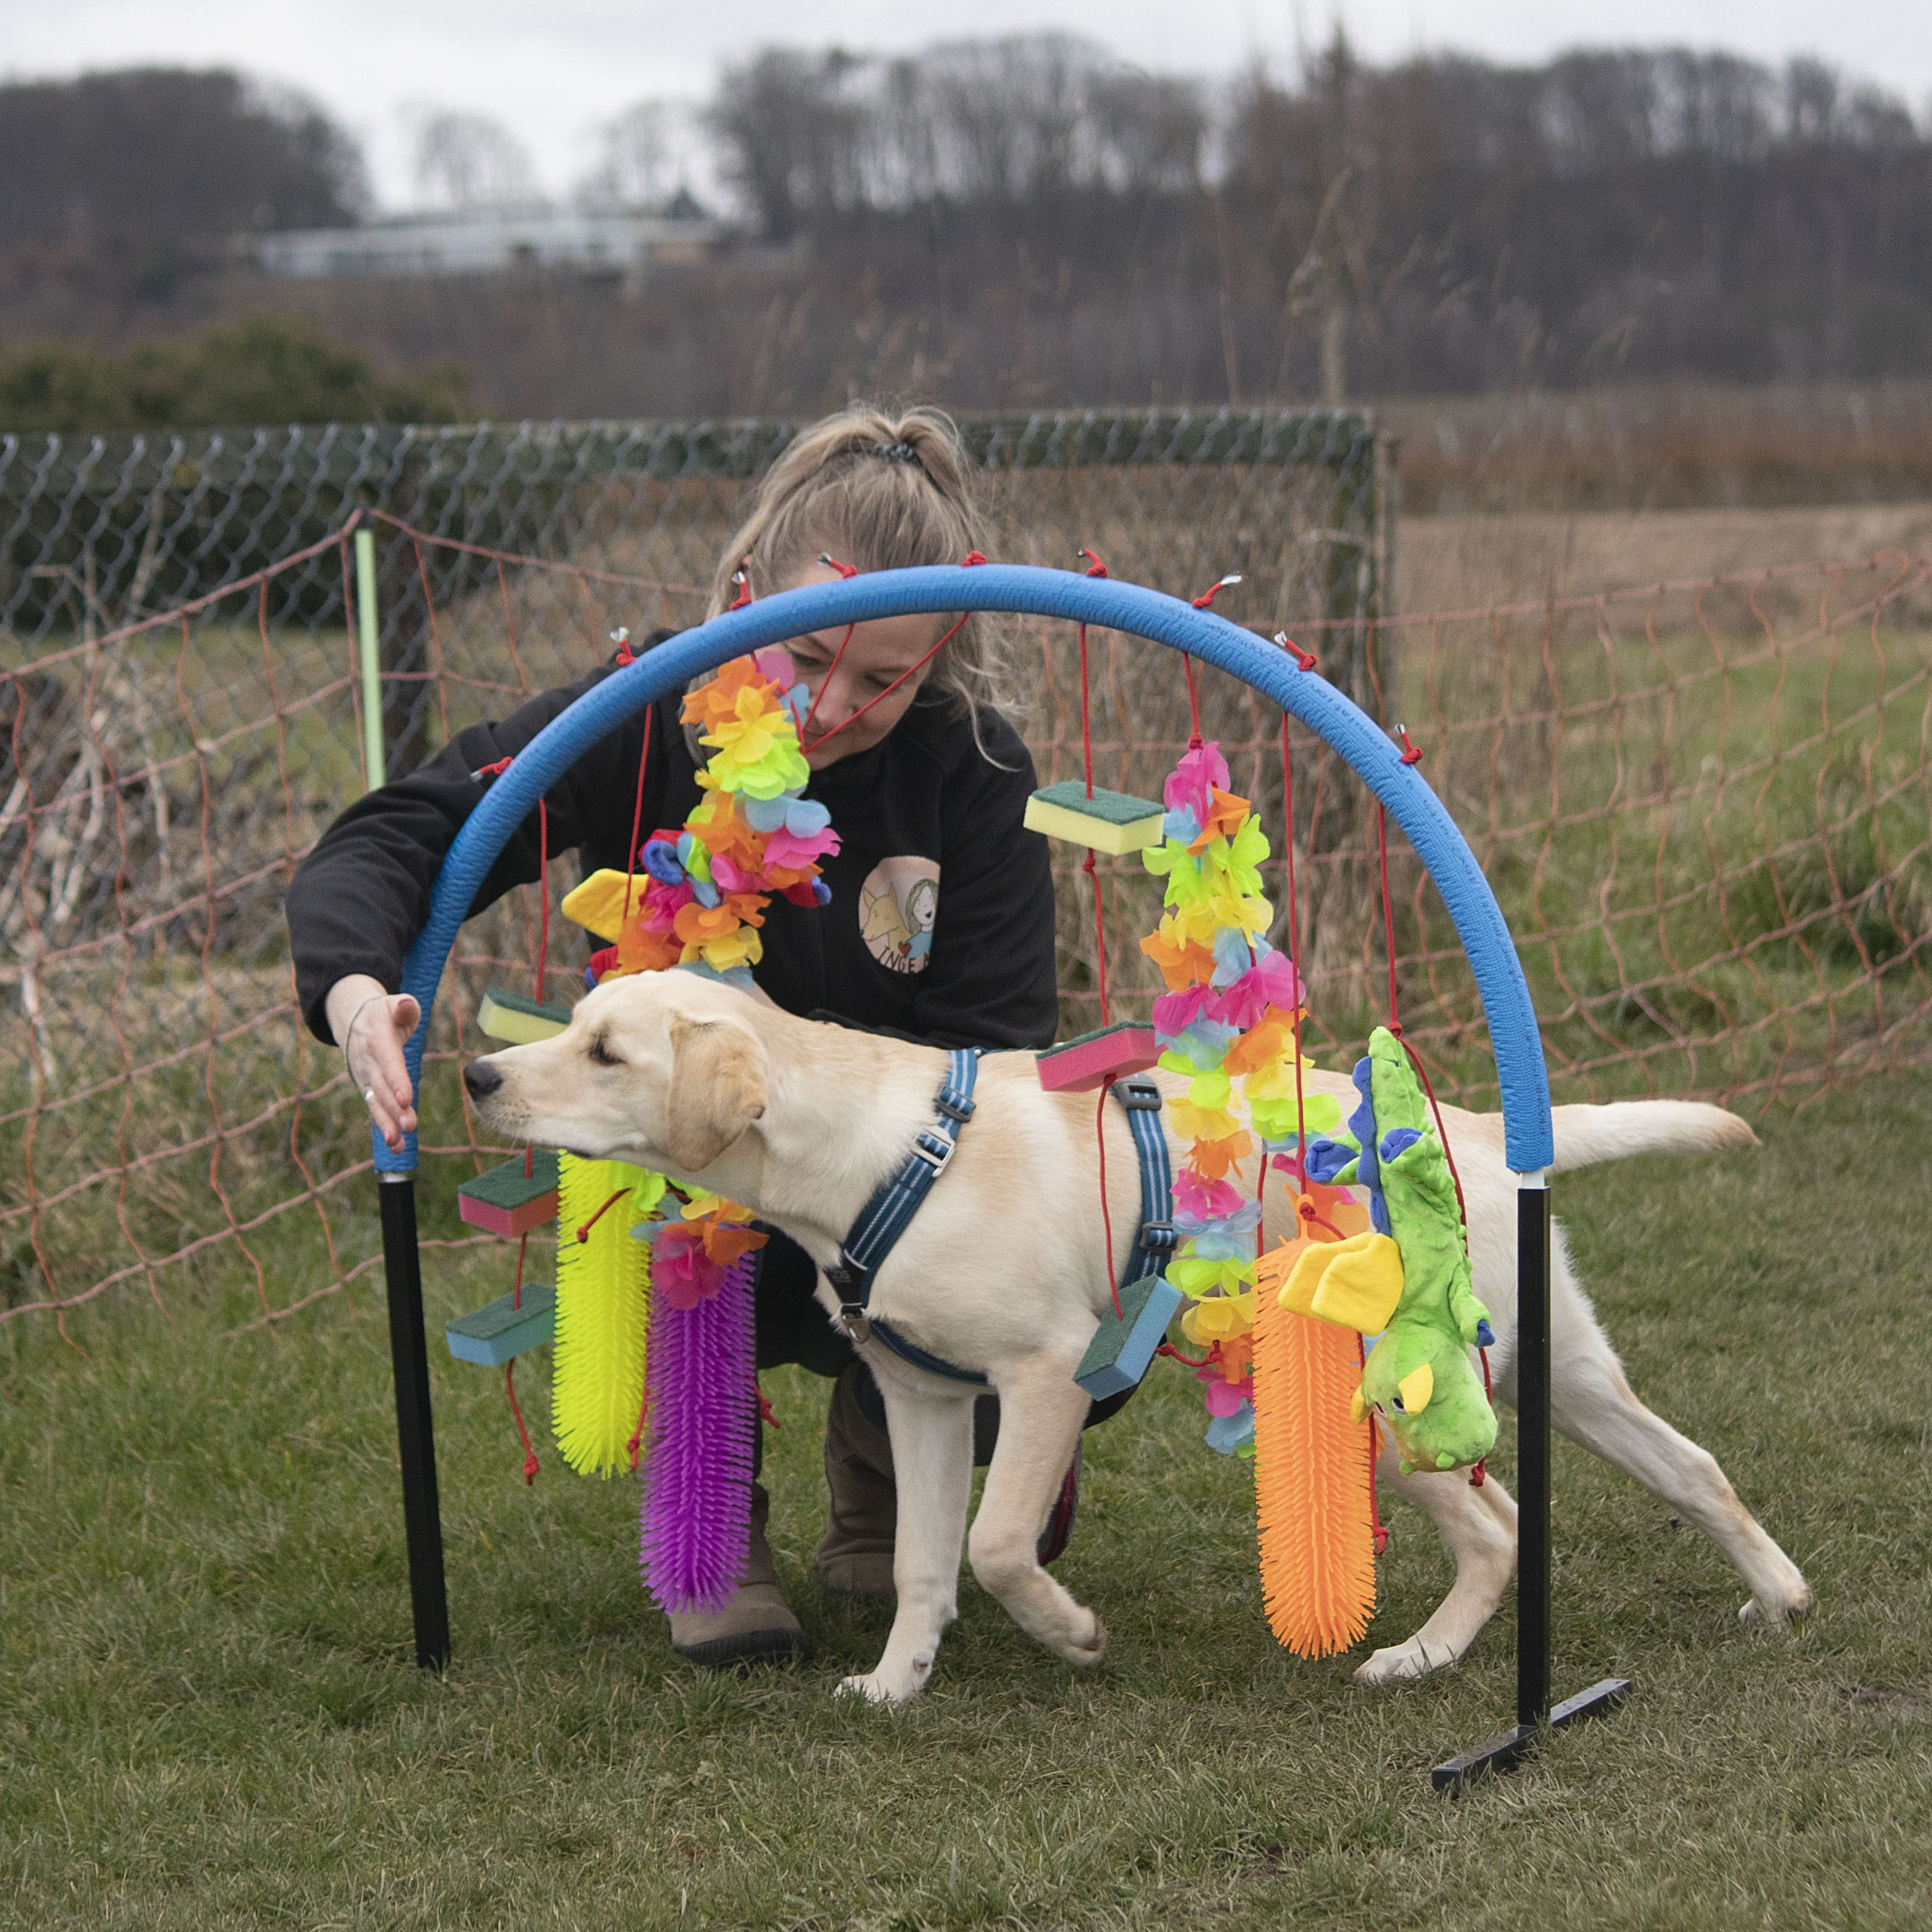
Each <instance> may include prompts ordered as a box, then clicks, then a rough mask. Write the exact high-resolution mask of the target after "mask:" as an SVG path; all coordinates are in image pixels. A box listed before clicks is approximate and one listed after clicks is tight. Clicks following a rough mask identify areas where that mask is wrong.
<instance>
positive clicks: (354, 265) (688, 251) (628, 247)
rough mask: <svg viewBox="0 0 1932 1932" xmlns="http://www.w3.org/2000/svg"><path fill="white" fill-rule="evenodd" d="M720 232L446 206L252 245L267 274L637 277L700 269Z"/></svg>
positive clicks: (715, 227)
mask: <svg viewBox="0 0 1932 1932" xmlns="http://www.w3.org/2000/svg"><path fill="white" fill-rule="evenodd" d="M722 232H723V229H722V227H721V224H720V223H717V222H715V221H710V220H705V219H704V218H703V217H698V216H695V215H694V216H693V217H690V218H685V217H683V216H681V215H664V214H632V213H631V212H629V211H626V210H623V209H617V208H557V207H552V206H551V205H549V204H548V203H539V204H537V205H534V206H531V207H525V208H452V209H449V210H447V211H437V212H435V213H429V214H398V215H386V216H381V217H378V218H377V219H376V220H374V221H369V222H365V223H363V224H362V225H361V226H359V227H356V228H291V229H281V230H279V231H278V232H275V233H272V234H267V235H257V236H256V237H255V238H254V242H253V252H254V258H255V260H256V261H257V263H259V264H260V266H262V267H263V269H266V271H267V272H268V273H269V274H270V275H291V276H297V277H303V278H310V279H314V278H322V277H328V276H341V275H503V274H506V273H509V272H512V271H514V270H516V269H575V270H577V271H578V272H581V273H586V274H598V273H602V274H608V275H623V276H625V277H626V278H635V277H636V276H638V275H639V274H640V273H641V272H643V271H645V270H646V269H654V268H678V267H687V266H691V265H692V264H694V263H699V262H702V261H704V260H706V259H707V258H708V257H709V255H710V254H711V253H712V250H713V249H714V248H715V247H716V246H717V244H718V238H719V237H720V235H721V233H722Z"/></svg>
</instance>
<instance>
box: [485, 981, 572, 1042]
mask: <svg viewBox="0 0 1932 1932" xmlns="http://www.w3.org/2000/svg"><path fill="white" fill-rule="evenodd" d="M476 1023H477V1024H478V1026H480V1027H481V1028H482V1029H483V1032H484V1035H485V1038H488V1039H492V1040H501V1041H503V1042H504V1043H505V1044H506V1045H509V1046H512V1047H526V1046H528V1044H530V1042H531V1041H532V1040H548V1039H550V1038H553V1037H554V1036H555V1035H557V1034H558V1033H561V1032H562V1031H563V1030H564V1029H565V1027H566V1026H568V1025H569V1024H570V1023H571V1010H570V1008H568V1007H567V1006H564V1005H561V1004H558V1002H557V1001H555V1000H547V999H544V1000H540V999H531V998H529V997H528V995H526V994H524V993H513V992H511V991H510V990H509V988H508V987H506V986H492V987H491V989H490V990H489V991H488V992H487V993H485V995H483V1004H482V1007H481V1009H480V1011H478V1014H477V1016H476Z"/></svg>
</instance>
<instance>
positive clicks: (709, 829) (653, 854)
mask: <svg viewBox="0 0 1932 1932" xmlns="http://www.w3.org/2000/svg"><path fill="white" fill-rule="evenodd" d="M810 703H811V692H810V691H808V689H807V688H806V687H805V685H803V684H802V683H801V682H800V681H799V679H798V673H797V672H796V671H795V669H793V666H792V660H791V658H790V657H789V655H788V654H786V652H785V651H783V649H781V648H779V647H778V646H777V645H773V646H771V647H770V648H768V649H766V650H764V651H757V652H755V653H754V654H752V656H750V657H739V658H734V660H732V661H731V663H728V664H727V665H725V666H724V667H723V669H721V670H720V671H719V672H718V675H717V676H716V677H715V678H713V679H712V681H710V682H709V684H705V685H699V686H698V687H697V688H696V689H695V690H693V691H689V692H688V693H687V694H685V701H684V711H683V715H684V719H685V723H687V724H697V725H699V726H700V727H701V728H702V729H701V731H700V736H699V740H698V742H699V743H700V744H703V745H706V746H709V747H710V749H711V756H710V758H709V760H708V761H706V764H705V767H704V768H703V771H700V772H699V774H697V782H698V785H699V787H700V789H701V790H702V791H703V793H704V797H703V798H702V799H700V801H699V802H698V804H697V806H696V807H695V808H694V809H693V811H692V812H691V815H690V817H688V818H687V819H686V820H685V823H684V826H683V827H682V829H680V830H676V831H672V830H666V829H659V830H657V831H655V832H653V833H652V834H651V836H650V838H648V839H647V840H646V841H645V844H644V848H643V850H642V851H641V853H640V854H639V855H638V859H639V863H641V865H642V866H643V868H644V869H643V871H642V872H641V873H634V874H631V875H626V874H624V873H623V872H596V873H594V874H592V876H591V877H590V878H587V879H586V880H585V881H584V882H583V884H581V885H580V886H579V887H578V888H577V890H576V891H574V892H573V893H571V894H570V895H569V897H567V898H566V899H565V901H564V904H563V909H564V912H565V915H566V916H567V917H568V918H571V919H574V920H575V921H577V924H580V925H582V926H585V927H587V928H589V930H590V931H592V932H593V933H595V934H597V935H598V937H600V938H604V939H608V940H612V941H613V942H614V943H612V944H611V945H609V946H606V947H605V948H604V949H602V950H601V952H596V953H594V954H593V955H592V956H591V961H590V967H589V971H588V973H587V974H586V977H587V978H588V979H589V981H590V983H591V984H592V985H593V986H594V985H596V984H597V983H599V982H600V981H601V980H605V979H608V978H611V977H615V976H617V975H619V974H626V973H655V972H661V971H664V970H665V969H666V968H669V967H672V966H683V967H687V968H691V969H694V970H695V971H699V972H703V973H707V974H711V975H712V976H713V977H716V978H718V979H721V980H724V981H726V982H728V983H729V984H731V985H733V986H741V987H743V989H745V990H746V992H749V991H750V990H751V987H752V974H751V969H752V968H753V967H754V966H755V965H756V964H758V961H760V960H761V958H763V957H764V940H763V939H762V937H761V934H760V931H759V928H761V926H762V925H763V924H764V908H765V906H766V904H767V903H768V899H769V896H770V895H771V894H772V893H774V892H779V893H782V894H783V895H784V896H785V897H786V898H787V899H789V900H790V901H791V902H792V903H793V904H794V905H795V906H823V905H824V904H826V903H827V902H828V901H829V900H830V898H831V897H832V894H831V891H830V889H829V888H828V887H827V886H826V884H825V881H823V879H822V878H820V875H819V862H820V860H822V859H825V858H829V857H831V855H832V854H833V853H835V852H836V851H838V833H837V832H834V831H833V830H832V814H830V813H829V811H826V808H825V807H824V806H823V805H822V804H818V803H817V801H815V800H813V799H810V798H804V797H803V796H802V795H801V794H802V793H803V792H804V787H805V786H806V784H807V783H808V782H809V781H810V780H811V767H810V766H809V765H808V764H807V763H806V762H805V755H804V751H803V749H801V746H800V743H799V732H800V731H801V728H802V727H803V725H804V718H805V714H806V711H807V709H808V706H809V705H810ZM750 1218H751V1216H750V1214H749V1211H748V1210H747V1209H745V1208H743V1207H738V1206H737V1205H736V1204H734V1203H733V1202H731V1201H725V1200H723V1199H721V1198H720V1197H719V1196H718V1195H711V1194H706V1193H703V1192H699V1193H697V1194H694V1195H692V1197H691V1199H690V1200H689V1201H688V1202H686V1203H685V1204H684V1205H683V1207H682V1208H681V1212H680V1213H679V1214H678V1217H677V1218H676V1219H675V1220H658V1219H651V1220H645V1221H644V1222H641V1223H639V1225H638V1226H637V1227H636V1228H635V1229H632V1232H633V1233H634V1234H635V1235H636V1237H637V1238H638V1239H639V1240H641V1241H648V1242H650V1243H651V1247H652V1252H653V1259H654V1266H653V1269H652V1275H653V1280H654V1284H656V1286H657V1287H658V1288H659V1290H660V1291H661V1292H662V1293H663V1295H664V1297H665V1298H666V1300H668V1301H669V1303H671V1305H672V1306H674V1307H678V1308H681V1309H690V1308H691V1307H694V1306H696V1305H697V1303H699V1302H700V1301H704V1300H709V1298H710V1297H712V1296H713V1295H715V1294H717V1293H718V1290H719V1288H720V1287H721V1286H722V1284H723V1283H724V1276H725V1272H726V1270H727V1269H728V1268H730V1266H731V1265H732V1263H734V1262H735V1261H737V1260H738V1259H739V1258H740V1257H741V1256H743V1254H746V1253H747V1252H748V1251H749V1250H751V1249H752V1248H754V1247H761V1246H762V1245H763V1244H764V1235H761V1234H758V1233H755V1232H752V1229H749V1228H748V1227H746V1226H745V1225H744V1224H745V1223H746V1222H747V1221H749V1220H750Z"/></svg>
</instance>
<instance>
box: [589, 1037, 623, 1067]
mask: <svg viewBox="0 0 1932 1932" xmlns="http://www.w3.org/2000/svg"><path fill="white" fill-rule="evenodd" d="M590 1058H591V1060H592V1064H593V1065H595V1066H623V1061H622V1060H620V1059H619V1058H618V1057H617V1055H616V1054H614V1053H613V1052H612V1051H611V1043H610V1041H608V1040H607V1039H605V1037H604V1035H602V1034H601V1033H599V1034H598V1035H597V1037H596V1038H595V1039H593V1040H592V1041H591V1043H590Z"/></svg>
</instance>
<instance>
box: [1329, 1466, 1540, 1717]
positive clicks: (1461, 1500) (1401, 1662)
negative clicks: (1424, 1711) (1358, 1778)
mask: <svg viewBox="0 0 1932 1932" xmlns="http://www.w3.org/2000/svg"><path fill="white" fill-rule="evenodd" d="M1377 1475H1378V1476H1379V1478H1380V1480H1381V1482H1382V1484H1383V1490H1384V1493H1385V1494H1386V1492H1387V1491H1391V1490H1392V1491H1395V1493H1396V1494H1398V1495H1400V1496H1401V1497H1404V1499H1406V1500H1407V1501H1409V1502H1411V1503H1414V1504H1415V1506H1417V1509H1424V1510H1426V1511H1427V1512H1428V1513H1429V1516H1430V1518H1432V1520H1433V1521H1434V1522H1435V1527H1437V1529H1438V1530H1439V1531H1441V1533H1442V1540H1443V1543H1444V1545H1445V1546H1447V1549H1448V1551H1449V1554H1450V1555H1451V1557H1453V1558H1454V1559H1455V1564H1456V1580H1455V1581H1454V1583H1452V1584H1451V1586H1449V1594H1448V1595H1447V1596H1446V1597H1444V1598H1443V1599H1442V1601H1441V1603H1439V1604H1437V1605H1436V1607H1435V1614H1433V1615H1432V1616H1431V1617H1430V1618H1429V1621H1428V1622H1427V1623H1425V1624H1424V1625H1423V1626H1422V1628H1421V1629H1420V1630H1418V1631H1417V1632H1416V1633H1415V1635H1414V1636H1413V1637H1411V1638H1410V1639H1409V1640H1408V1641H1407V1643H1405V1644H1390V1645H1389V1647H1387V1648H1386V1649H1384V1650H1380V1651H1377V1652H1376V1653H1375V1654H1374V1656H1373V1657H1370V1658H1369V1659H1368V1660H1367V1662H1366V1663H1364V1664H1363V1665H1362V1666H1361V1668H1360V1669H1358V1670H1357V1671H1356V1672H1355V1681H1356V1682H1357V1683H1358V1684H1387V1683H1391V1682H1393V1681H1395V1680H1396V1679H1397V1678H1406V1677H1424V1676H1426V1675H1428V1674H1429V1672H1431V1671H1432V1670H1440V1669H1441V1668H1442V1667H1443V1666H1444V1665H1445V1664H1451V1663H1454V1662H1455V1661H1456V1660H1457V1658H1458V1657H1460V1656H1461V1655H1462V1654H1463V1652H1464V1651H1466V1650H1467V1649H1468V1648H1469V1646H1470V1644H1472V1643H1473V1642H1474V1641H1475V1635H1476V1632H1478V1631H1479V1630H1480V1629H1481V1628H1482V1626H1484V1624H1485V1623H1487V1622H1488V1621H1489V1620H1490V1619H1491V1617H1494V1615H1495V1614H1496V1607H1497V1604H1500V1602H1501V1601H1503V1592H1504V1591H1505V1590H1506V1589H1508V1588H1509V1580H1510V1578H1511V1577H1512V1576H1514V1575H1515V1571H1516V1506H1515V1503H1514V1502H1513V1501H1512V1500H1511V1499H1510V1497H1509V1492H1508V1491H1506V1490H1505V1489H1504V1488H1503V1485H1502V1484H1500V1482H1498V1481H1497V1480H1496V1478H1494V1476H1489V1477H1487V1478H1485V1479H1484V1481H1483V1484H1482V1485H1481V1487H1480V1488H1478V1487H1474V1486H1473V1485H1472V1484H1471V1483H1470V1481H1469V1472H1468V1471H1467V1470H1466V1469H1447V1470H1441V1471H1437V1470H1426V1471H1425V1470H1420V1469H1418V1470H1417V1471H1416V1472H1414V1474H1413V1475H1406V1476H1405V1475H1403V1474H1402V1472H1401V1457H1399V1456H1398V1454H1396V1453H1395V1451H1394V1450H1393V1449H1387V1450H1385V1451H1384V1452H1383V1456H1382V1459H1381V1460H1380V1463H1378V1464H1377Z"/></svg>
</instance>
